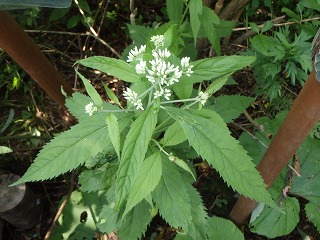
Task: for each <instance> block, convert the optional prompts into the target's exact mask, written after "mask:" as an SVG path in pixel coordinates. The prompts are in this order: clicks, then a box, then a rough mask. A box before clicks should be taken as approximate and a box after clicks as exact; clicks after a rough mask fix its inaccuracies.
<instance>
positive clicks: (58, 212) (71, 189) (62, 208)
mask: <svg viewBox="0 0 320 240" xmlns="http://www.w3.org/2000/svg"><path fill="white" fill-rule="evenodd" d="M74 177H75V172H72V174H71V179H70V188H69V191H68V194H67V196H66V198H65V199H64V200H63V202H62V203H61V205H60V207H59V209H58V211H57V213H56V216H55V217H54V219H53V221H52V224H51V226H50V227H49V229H48V231H47V233H46V236H45V237H44V240H49V239H50V236H51V234H52V232H53V230H54V228H55V226H56V224H57V222H58V219H59V217H60V215H61V214H62V212H63V210H64V208H65V207H66V205H67V203H68V201H69V199H70V197H71V194H72V192H73V187H74Z"/></svg>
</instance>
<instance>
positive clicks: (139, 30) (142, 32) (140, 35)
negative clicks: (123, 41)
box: [127, 24, 153, 46]
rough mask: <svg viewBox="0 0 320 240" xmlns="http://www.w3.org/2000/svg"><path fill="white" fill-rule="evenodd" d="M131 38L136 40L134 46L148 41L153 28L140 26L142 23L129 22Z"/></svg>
mask: <svg viewBox="0 0 320 240" xmlns="http://www.w3.org/2000/svg"><path fill="white" fill-rule="evenodd" d="M127 26H128V29H129V34H130V38H131V39H132V41H133V42H134V44H135V45H134V46H139V45H143V44H145V43H146V42H147V40H148V37H149V35H150V33H151V32H152V30H153V29H152V28H149V27H145V26H140V25H130V24H128V25H127Z"/></svg>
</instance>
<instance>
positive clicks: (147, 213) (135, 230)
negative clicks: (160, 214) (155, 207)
mask: <svg viewBox="0 0 320 240" xmlns="http://www.w3.org/2000/svg"><path fill="white" fill-rule="evenodd" d="M152 217H153V216H152V210H151V206H150V204H149V203H148V202H147V201H145V200H144V201H142V202H140V203H139V204H138V205H136V206H135V207H134V208H133V209H132V210H131V211H130V212H129V214H128V215H127V216H126V220H125V222H124V223H123V224H122V226H121V227H120V228H119V231H118V236H119V238H120V239H121V240H132V239H140V238H141V236H142V235H143V234H144V233H145V232H146V230H147V226H148V224H149V223H150V221H151V219H152Z"/></svg>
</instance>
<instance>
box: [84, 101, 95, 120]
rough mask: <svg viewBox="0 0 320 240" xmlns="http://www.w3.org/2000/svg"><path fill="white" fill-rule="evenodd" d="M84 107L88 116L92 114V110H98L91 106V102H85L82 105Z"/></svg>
mask: <svg viewBox="0 0 320 240" xmlns="http://www.w3.org/2000/svg"><path fill="white" fill-rule="evenodd" d="M84 109H85V112H86V113H88V114H89V116H90V117H91V116H92V115H93V113H94V112H97V111H98V108H97V107H94V106H93V102H90V103H89V104H87V105H86V106H85V107H84Z"/></svg>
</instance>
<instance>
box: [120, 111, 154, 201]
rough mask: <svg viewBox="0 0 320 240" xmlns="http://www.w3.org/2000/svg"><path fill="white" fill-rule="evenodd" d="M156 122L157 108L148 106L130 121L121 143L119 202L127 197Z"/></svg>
mask: <svg viewBox="0 0 320 240" xmlns="http://www.w3.org/2000/svg"><path fill="white" fill-rule="evenodd" d="M156 122H157V110H156V109H155V107H154V106H151V107H149V108H148V109H146V110H145V111H144V112H142V113H141V115H140V116H139V117H138V118H137V119H136V120H135V121H134V123H132V125H131V128H130V131H129V133H128V134H127V137H126V140H125V142H124V145H123V150H122V156H121V161H120V164H119V170H118V174H117V175H118V176H117V185H116V193H117V196H118V201H119V204H122V202H123V201H124V200H125V199H126V198H127V197H128V194H129V192H130V190H131V188H132V185H133V183H134V182H135V181H136V179H137V177H138V173H139V170H140V168H141V166H142V163H143V161H144V158H145V154H146V152H147V149H148V144H149V141H150V139H151V136H152V134H153V131H154V129H155V126H156Z"/></svg>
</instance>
